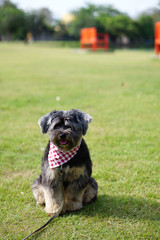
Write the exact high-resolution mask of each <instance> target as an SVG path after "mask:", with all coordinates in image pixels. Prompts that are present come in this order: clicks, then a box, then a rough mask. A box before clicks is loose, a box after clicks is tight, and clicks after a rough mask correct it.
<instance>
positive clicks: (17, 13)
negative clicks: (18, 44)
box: [0, 2, 26, 40]
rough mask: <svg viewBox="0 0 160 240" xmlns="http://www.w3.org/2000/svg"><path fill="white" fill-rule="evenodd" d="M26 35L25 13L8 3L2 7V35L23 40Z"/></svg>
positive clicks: (0, 28) (0, 12)
mask: <svg viewBox="0 0 160 240" xmlns="http://www.w3.org/2000/svg"><path fill="white" fill-rule="evenodd" d="M25 33H26V21H25V13H24V12H23V11H22V10H20V9H17V7H16V6H15V5H13V4H9V3H8V2H7V3H6V4H4V5H3V6H2V7H0V35H6V37H7V39H8V40H10V39H12V38H13V39H17V38H18V39H23V38H24V36H25Z"/></svg>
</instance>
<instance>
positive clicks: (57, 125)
mask: <svg viewBox="0 0 160 240" xmlns="http://www.w3.org/2000/svg"><path fill="white" fill-rule="evenodd" d="M60 127H62V123H57V124H56V125H55V126H54V129H58V128H60Z"/></svg>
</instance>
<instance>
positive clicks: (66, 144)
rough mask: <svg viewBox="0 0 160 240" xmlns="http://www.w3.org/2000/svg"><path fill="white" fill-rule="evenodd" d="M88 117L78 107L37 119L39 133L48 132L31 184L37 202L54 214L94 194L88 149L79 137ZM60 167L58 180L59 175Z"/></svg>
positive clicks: (74, 207) (75, 206)
mask: <svg viewBox="0 0 160 240" xmlns="http://www.w3.org/2000/svg"><path fill="white" fill-rule="evenodd" d="M91 121H92V117H91V116H90V115H89V114H85V113H83V112H81V111H80V110H77V109H73V110H69V111H56V110H54V111H52V112H51V113H48V114H46V115H44V116H43V117H41V118H40V119H39V121H38V123H39V125H40V128H41V131H42V133H43V134H45V133H47V132H48V133H49V143H48V145H47V147H46V150H45V153H44V156H43V158H42V173H41V175H40V176H39V178H38V179H36V180H35V181H34V183H33V185H32V189H33V195H34V197H35V199H36V201H37V204H38V205H45V211H46V213H47V214H49V215H54V214H56V213H57V212H59V211H60V208H61V206H62V205H63V210H62V213H64V212H66V211H75V210H78V209H81V208H82V207H83V203H90V202H92V201H93V200H94V199H96V197H97V190H98V185H97V183H96V181H95V180H94V178H92V177H91V174H92V162H91V159H90V154H89V150H88V148H87V145H86V143H85V141H84V139H83V138H82V136H83V135H85V134H86V132H87V129H88V123H90V122H91ZM60 169H61V172H62V180H61V178H60Z"/></svg>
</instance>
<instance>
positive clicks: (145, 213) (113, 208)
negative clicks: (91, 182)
mask: <svg viewBox="0 0 160 240" xmlns="http://www.w3.org/2000/svg"><path fill="white" fill-rule="evenodd" d="M76 214H80V215H87V216H97V217H100V218H108V217H110V216H112V217H116V218H123V219H125V218H130V219H135V218H136V219H139V220H140V219H142V220H146V219H148V220H151V221H160V204H158V203H157V202H156V201H154V200H150V201H148V200H145V199H143V198H132V197H126V196H107V195H101V196H98V198H97V200H96V201H95V202H94V203H93V204H90V205H89V204H88V205H86V206H85V207H84V209H83V210H82V211H80V212H77V213H76Z"/></svg>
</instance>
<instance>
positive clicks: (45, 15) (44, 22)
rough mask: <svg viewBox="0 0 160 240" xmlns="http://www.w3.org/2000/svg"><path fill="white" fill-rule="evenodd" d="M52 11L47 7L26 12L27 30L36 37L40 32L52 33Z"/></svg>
mask: <svg viewBox="0 0 160 240" xmlns="http://www.w3.org/2000/svg"><path fill="white" fill-rule="evenodd" d="M52 22H53V18H52V13H51V12H50V11H49V10H48V9H47V8H42V9H40V10H38V11H32V12H29V13H27V14H26V24H27V31H28V32H31V33H32V34H33V37H34V38H35V39H36V38H37V37H38V36H39V35H40V34H42V33H52V34H53V30H54V29H53V26H52Z"/></svg>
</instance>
